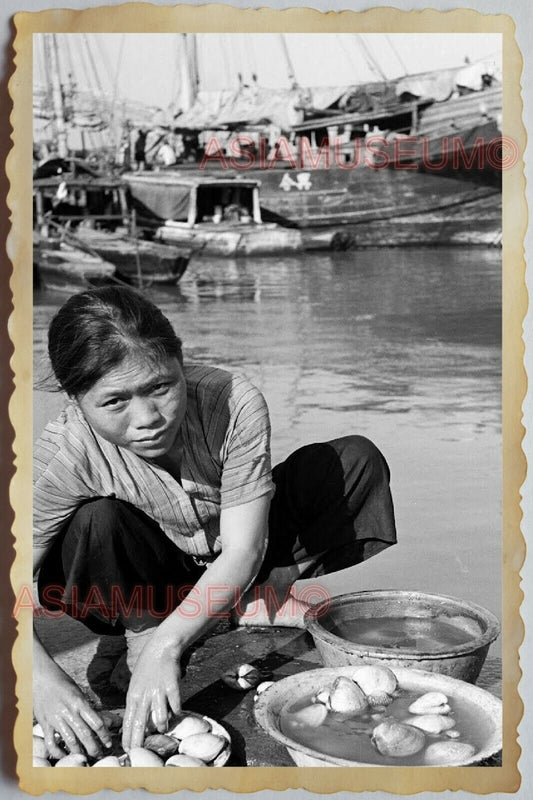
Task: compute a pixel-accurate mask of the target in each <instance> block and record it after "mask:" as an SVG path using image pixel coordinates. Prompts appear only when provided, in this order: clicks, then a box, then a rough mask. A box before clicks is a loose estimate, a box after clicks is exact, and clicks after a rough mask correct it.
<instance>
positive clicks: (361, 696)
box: [328, 675, 368, 714]
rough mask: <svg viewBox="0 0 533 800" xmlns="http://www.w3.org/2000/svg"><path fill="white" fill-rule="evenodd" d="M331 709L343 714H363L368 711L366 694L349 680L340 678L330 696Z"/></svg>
mask: <svg viewBox="0 0 533 800" xmlns="http://www.w3.org/2000/svg"><path fill="white" fill-rule="evenodd" d="M328 704H329V708H331V710H332V711H337V712H339V713H341V714H362V713H364V712H365V711H366V710H367V709H368V701H367V699H366V696H365V693H364V692H363V690H362V689H361V688H360V686H358V684H357V683H354V682H353V681H352V680H350V679H349V678H345V677H344V676H342V675H341V676H340V677H339V678H337V680H336V681H335V683H334V684H333V688H332V690H331V692H330V694H329V703H328Z"/></svg>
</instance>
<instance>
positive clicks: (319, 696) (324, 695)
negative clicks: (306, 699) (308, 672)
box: [311, 689, 329, 706]
mask: <svg viewBox="0 0 533 800" xmlns="http://www.w3.org/2000/svg"><path fill="white" fill-rule="evenodd" d="M311 702H312V703H323V704H324V705H325V706H327V705H328V704H329V689H320V691H318V692H317V693H316V694H315V695H314V697H313V699H312V700H311Z"/></svg>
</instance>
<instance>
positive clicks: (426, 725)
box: [404, 714, 455, 733]
mask: <svg viewBox="0 0 533 800" xmlns="http://www.w3.org/2000/svg"><path fill="white" fill-rule="evenodd" d="M404 722H405V724H406V725H413V726H414V727H415V728H420V730H421V731H425V732H426V733H442V732H443V731H449V730H450V728H454V727H455V720H454V719H453V717H446V716H444V715H443V714H421V715H419V716H414V717H408V718H407V719H405V720H404Z"/></svg>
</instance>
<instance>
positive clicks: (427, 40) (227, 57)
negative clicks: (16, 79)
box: [34, 33, 501, 109]
mask: <svg viewBox="0 0 533 800" xmlns="http://www.w3.org/2000/svg"><path fill="white" fill-rule="evenodd" d="M284 37H285V42H286V45H287V51H288V53H289V57H290V60H291V62H292V66H293V69H294V72H295V75H296V78H297V80H298V82H299V83H300V84H301V85H304V86H305V85H307V86H334V85H348V84H352V83H357V82H364V81H367V80H373V79H379V74H378V73H377V72H376V71H375V69H374V68H373V67H372V66H371V65H372V63H374V64H375V63H377V64H379V68H380V69H381V71H382V73H383V74H384V75H385V76H386V77H387V78H393V77H398V76H399V75H402V74H404V69H405V70H406V71H407V72H409V73H414V72H421V71H425V70H433V69H439V68H444V67H450V66H459V65H460V64H462V63H463V61H464V58H465V56H468V57H469V58H470V60H471V61H476V60H479V59H482V58H486V57H489V56H495V57H496V59H499V53H500V48H501V37H500V35H499V34H485V33H483V34H457V33H454V34H427V33H423V34H390V35H386V34H364V35H363V36H357V35H356V34H325V33H319V34H292V33H291V34H284ZM36 38H37V39H38V38H39V37H36ZM62 40H63V41H62ZM64 40H68V42H67V43H66V45H65V41H64ZM58 41H59V49H60V52H61V53H62V58H64V60H65V62H66V63H67V64H70V66H71V68H72V69H73V71H74V72H75V75H76V81H77V83H78V84H79V85H80V86H84V85H89V86H90V85H95V84H96V78H95V74H94V73H95V69H96V72H97V75H98V81H99V83H100V85H101V86H102V87H103V88H104V89H106V90H108V91H109V92H110V93H111V94H112V92H113V85H114V82H115V77H116V76H117V94H118V97H119V98H120V97H124V98H128V99H131V100H140V101H142V102H143V103H148V104H150V105H157V106H159V107H161V108H163V109H166V108H167V107H168V106H169V105H170V103H171V102H172V100H173V98H174V97H175V95H176V92H177V82H178V79H177V65H178V57H179V52H180V47H182V46H183V45H182V38H181V37H180V35H179V34H149V33H144V34H59V35H58ZM197 50H198V68H199V76H200V85H201V88H203V89H224V88H234V87H236V86H237V82H238V78H237V74H238V72H241V73H242V75H243V78H244V80H245V81H249V80H250V79H251V75H252V73H253V72H255V73H256V74H257V76H258V80H259V84H260V85H263V86H274V87H276V86H280V87H282V86H288V85H289V79H288V72H289V70H288V62H287V59H286V57H285V55H284V50H283V46H282V42H281V40H280V35H279V34H235V33H231V34H220V33H207V34H197ZM40 52H41V47H40V44H39V41H36V48H35V61H34V67H35V80H36V81H37V82H41V81H42V59H41V57H40ZM95 65H96V66H95ZM117 68H118V69H117ZM67 69H69V67H68V66H67Z"/></svg>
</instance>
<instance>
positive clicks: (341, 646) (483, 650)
mask: <svg viewBox="0 0 533 800" xmlns="http://www.w3.org/2000/svg"><path fill="white" fill-rule="evenodd" d="M380 617H381V618H387V619H389V618H391V617H392V618H394V617H397V618H398V620H399V621H400V620H401V619H405V618H413V617H415V618H420V619H427V620H432V619H433V620H436V619H437V618H438V619H441V620H446V621H447V622H449V623H450V624H452V625H453V626H456V627H457V628H459V629H460V631H461V632H462V633H465V634H466V635H467V641H466V642H463V643H462V644H457V645H454V646H447V645H443V646H442V647H441V648H438V647H437V648H432V650H431V652H429V651H428V650H424V648H421V649H419V648H417V647H397V646H396V647H391V646H387V644H386V643H381V642H379V641H377V642H376V643H374V644H372V645H369V644H368V643H366V644H363V643H360V644H359V643H357V642H354V641H349V640H347V639H346V638H342V637H341V636H339V635H337V634H336V633H334V632H333V630H334V629H335V628H336V627H337V626H339V625H342V623H343V622H347V621H353V620H358V619H361V620H363V619H365V620H368V619H378V618H380ZM305 622H306V626H307V630H308V631H309V633H310V634H311V636H312V637H313V639H314V642H315V646H316V648H317V650H318V652H319V654H320V658H321V660H322V663H323V664H324V665H325V666H342V665H347V664H385V665H386V666H388V667H392V668H394V667H415V668H417V669H421V670H427V671H429V672H438V673H441V674H443V675H450V676H451V677H454V678H459V679H460V680H464V681H468V682H469V683H475V682H476V680H477V678H478V675H479V673H480V671H481V667H482V666H483V662H484V661H485V658H486V656H487V652H488V649H489V646H490V644H491V642H493V641H494V640H495V639H496V638H497V636H498V634H499V632H500V623H499V622H498V620H497V619H496V617H495V616H494V615H493V614H491V613H490V611H487V610H486V609H484V608H482V607H481V606H478V605H475V604H474V603H469V602H466V601H465V600H459V599H457V598H454V597H447V596H445V595H437V594H425V593H422V592H402V591H396V590H383V591H370V592H353V593H351V594H343V595H340V596H339V597H334V598H333V599H330V600H326V601H324V602H323V603H320V604H318V605H315V606H313V607H312V609H310V610H309V611H308V612H307V613H306V615H305Z"/></svg>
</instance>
